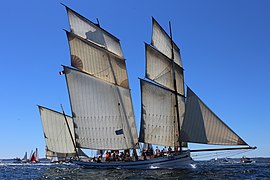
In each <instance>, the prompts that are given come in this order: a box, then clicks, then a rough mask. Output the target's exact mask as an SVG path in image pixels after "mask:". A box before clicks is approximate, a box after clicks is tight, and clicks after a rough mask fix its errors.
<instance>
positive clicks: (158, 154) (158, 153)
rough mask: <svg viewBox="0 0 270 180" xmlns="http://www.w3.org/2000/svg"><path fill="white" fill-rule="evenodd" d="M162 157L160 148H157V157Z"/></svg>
mask: <svg viewBox="0 0 270 180" xmlns="http://www.w3.org/2000/svg"><path fill="white" fill-rule="evenodd" d="M159 156H160V150H159V148H158V147H156V157H159Z"/></svg>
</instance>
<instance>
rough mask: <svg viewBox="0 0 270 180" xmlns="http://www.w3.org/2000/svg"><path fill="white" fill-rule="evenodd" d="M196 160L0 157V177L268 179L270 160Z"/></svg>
mask: <svg viewBox="0 0 270 180" xmlns="http://www.w3.org/2000/svg"><path fill="white" fill-rule="evenodd" d="M254 160H255V161H256V162H253V163H250V164H243V163H240V162H239V159H238V160H235V159H234V160H229V161H223V160H220V161H219V160H218V161H197V162H195V164H196V165H195V166H193V167H191V168H190V169H184V170H161V169H156V170H126V169H110V170H104V169H82V168H80V167H78V166H76V165H74V164H51V163H37V164H27V163H26V164H23V163H13V162H12V160H0V179H1V180H2V179H12V180H13V179H96V180H98V179H270V159H268V158H267V159H266V158H259V159H254Z"/></svg>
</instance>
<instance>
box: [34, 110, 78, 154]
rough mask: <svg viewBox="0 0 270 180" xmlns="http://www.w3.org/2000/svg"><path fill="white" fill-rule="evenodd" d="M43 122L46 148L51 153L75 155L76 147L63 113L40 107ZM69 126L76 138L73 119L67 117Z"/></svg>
mask: <svg viewBox="0 0 270 180" xmlns="http://www.w3.org/2000/svg"><path fill="white" fill-rule="evenodd" d="M38 108H39V112H40V117H41V121H42V126H43V131H44V137H45V141H46V146H47V149H48V150H49V151H52V152H57V153H65V154H66V153H74V154H75V150H74V145H73V143H72V139H71V137H70V133H69V131H68V127H67V124H66V121H65V118H64V116H63V114H62V113H59V112H56V111H53V110H50V109H48V108H45V107H42V106H38ZM66 118H67V121H68V125H69V127H70V129H71V133H72V137H74V127H73V121H72V118H71V117H69V116H66Z"/></svg>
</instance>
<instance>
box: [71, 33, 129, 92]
mask: <svg viewBox="0 0 270 180" xmlns="http://www.w3.org/2000/svg"><path fill="white" fill-rule="evenodd" d="M67 36H68V41H69V47H70V54H71V65H72V66H73V67H76V68H78V69H79V70H81V71H84V72H87V73H89V74H91V75H93V76H95V77H98V78H100V79H102V80H104V81H108V82H110V83H114V84H117V85H119V86H122V87H125V88H128V87H129V85H128V77H127V72H126V63H125V60H124V59H122V58H120V57H119V56H116V55H114V54H112V53H110V52H109V51H108V50H106V49H104V48H101V47H99V46H97V45H96V44H94V43H92V42H89V41H85V40H83V39H82V38H80V37H78V36H76V35H74V34H72V33H69V32H67ZM115 80H116V82H115Z"/></svg>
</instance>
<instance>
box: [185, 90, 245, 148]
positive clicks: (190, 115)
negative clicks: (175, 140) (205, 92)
mask: <svg viewBox="0 0 270 180" xmlns="http://www.w3.org/2000/svg"><path fill="white" fill-rule="evenodd" d="M181 137H182V138H183V139H184V140H185V141H187V142H193V143H203V144H217V145H247V143H246V142H244V141H243V140H242V139H241V138H240V137H239V136H238V135H237V134H236V133H235V132H233V131H232V130H231V129H230V128H229V127H228V126H227V125H226V124H225V123H224V122H222V120H221V119H220V118H219V117H218V116H217V115H215V114H214V113H213V112H212V111H211V110H210V109H209V108H208V107H207V106H206V105H205V104H204V103H203V102H202V100H200V99H199V97H198V96H197V95H196V94H195V93H194V92H193V91H192V90H191V89H190V88H188V89H187V102H186V112H185V118H184V122H183V125H182V129H181Z"/></svg>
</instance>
